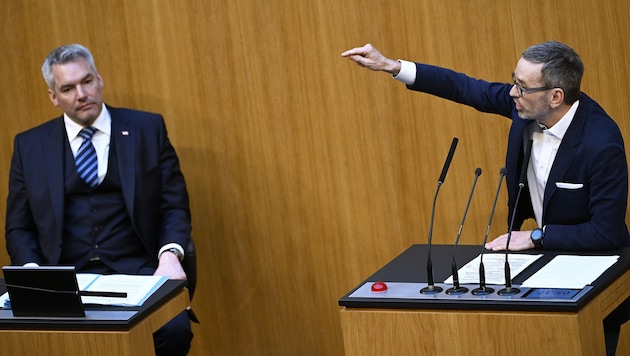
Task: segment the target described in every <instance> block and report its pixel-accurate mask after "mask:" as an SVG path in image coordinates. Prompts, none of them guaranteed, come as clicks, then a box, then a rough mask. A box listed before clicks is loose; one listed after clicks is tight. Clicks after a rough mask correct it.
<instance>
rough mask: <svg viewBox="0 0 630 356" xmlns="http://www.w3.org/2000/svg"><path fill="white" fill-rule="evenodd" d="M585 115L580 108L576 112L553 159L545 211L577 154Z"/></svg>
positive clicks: (546, 192)
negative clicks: (557, 183) (558, 183)
mask: <svg viewBox="0 0 630 356" xmlns="http://www.w3.org/2000/svg"><path fill="white" fill-rule="evenodd" d="M584 120H585V116H584V115H582V114H581V111H580V109H579V108H578V111H577V112H576V113H575V116H574V117H573V121H572V122H571V125H570V126H569V129H568V130H567V132H566V133H565V135H564V137H563V138H562V142H561V143H560V147H559V148H558V153H557V154H556V158H555V160H554V161H553V166H552V167H551V171H550V172H549V178H548V179H547V186H546V187H545V198H544V200H545V201H544V203H543V211H545V210H546V209H547V205H548V204H549V201H550V200H551V197H552V196H553V195H554V193H555V192H556V191H557V190H558V187H557V186H556V182H561V181H563V178H564V177H565V175H566V172H567V170H568V169H569V167H570V166H571V164H572V163H573V160H575V157H576V155H577V153H576V152H577V146H578V145H579V144H580V142H582V132H583V128H584Z"/></svg>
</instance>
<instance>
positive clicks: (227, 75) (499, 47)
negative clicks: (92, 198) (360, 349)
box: [0, 0, 630, 355]
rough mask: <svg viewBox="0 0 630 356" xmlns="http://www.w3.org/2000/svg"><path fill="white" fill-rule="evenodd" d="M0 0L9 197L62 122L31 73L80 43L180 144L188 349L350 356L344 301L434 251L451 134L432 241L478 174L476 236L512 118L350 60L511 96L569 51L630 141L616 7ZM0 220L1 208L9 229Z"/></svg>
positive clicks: (122, 100)
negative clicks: (361, 52)
mask: <svg viewBox="0 0 630 356" xmlns="http://www.w3.org/2000/svg"><path fill="white" fill-rule="evenodd" d="M3 5H4V6H3V10H2V12H0V29H1V32H0V36H1V37H0V38H1V41H2V42H1V43H2V45H3V48H5V49H6V50H5V53H6V54H5V55H4V56H2V58H1V59H0V68H2V70H1V71H0V79H1V81H0V82H1V83H3V84H2V87H1V88H0V104H1V105H0V114H1V115H2V117H3V118H4V119H3V121H2V122H3V125H4V126H2V127H3V130H0V177H2V178H1V179H0V197H6V193H7V189H6V181H7V177H8V171H9V164H10V157H11V152H12V139H13V136H14V135H15V134H16V133H18V132H20V131H23V130H25V129H27V128H29V127H32V126H34V125H36V124H38V123H41V122H43V121H45V120H47V119H49V118H52V117H54V116H57V115H59V112H58V110H57V109H56V108H54V107H53V106H52V105H51V104H50V102H49V100H48V97H47V95H46V88H45V84H44V82H43V80H42V79H41V75H40V73H39V66H40V65H41V62H42V61H43V58H44V56H45V55H46V54H47V53H48V52H49V51H50V50H51V49H53V48H54V47H56V46H58V45H61V44H64V43H69V42H79V43H83V44H85V45H86V46H88V47H89V48H90V49H91V50H92V51H93V53H94V54H95V57H96V61H97V66H98V67H99V70H100V72H101V74H102V76H103V77H104V80H105V97H106V101H107V102H108V103H109V104H111V105H114V106H127V107H134V108H138V109H143V110H148V111H154V112H159V113H162V114H163V115H164V117H165V119H166V122H167V126H168V128H169V132H170V135H171V140H172V141H173V144H174V145H175V147H176V149H177V150H178V153H179V156H180V160H181V164H182V168H183V170H184V173H185V175H186V179H187V182H188V185H189V191H190V195H191V206H192V209H193V225H194V226H193V227H194V228H193V232H194V237H195V239H196V243H197V248H198V250H199V256H200V258H199V266H198V268H199V281H198V283H199V285H198V289H197V294H196V296H195V299H194V300H193V307H194V309H195V311H196V312H197V314H198V316H199V318H200V319H201V321H202V323H201V324H200V325H195V328H194V331H195V334H196V338H195V340H194V345H193V352H192V354H194V355H205V354H213V355H340V354H342V353H343V342H342V335H341V329H340V322H339V308H338V306H337V300H338V298H339V297H341V296H342V295H343V294H344V293H346V292H347V291H348V290H350V289H351V288H352V287H354V286H355V285H356V284H358V283H359V282H360V281H362V280H363V279H364V278H366V277H367V276H369V275H370V274H371V273H373V272H374V271H375V270H376V269H378V268H379V267H381V266H382V265H384V264H385V263H387V262H388V261H389V260H391V259H392V258H393V257H395V256H396V255H397V254H399V253H400V252H402V251H403V250H404V249H406V248H407V247H408V246H409V245H411V244H413V243H425V242H426V239H427V234H428V229H429V223H430V213H431V204H432V201H433V196H434V192H435V189H436V187H437V179H438V177H439V174H440V172H441V169H442V165H443V162H444V159H445V157H446V154H447V151H448V148H449V146H450V143H451V139H452V138H453V137H458V138H459V139H460V142H459V146H458V148H457V152H456V154H455V157H454V159H453V163H452V165H451V169H450V171H449V173H448V176H447V179H446V181H445V183H444V184H443V186H442V188H441V190H440V196H439V197H438V205H437V211H436V220H435V230H434V240H433V242H434V243H440V244H450V243H453V242H454V240H455V237H456V235H457V230H458V228H459V225H460V223H461V219H462V214H463V212H464V208H465V206H466V199H467V198H468V195H469V193H470V188H471V185H472V182H473V178H474V171H475V168H476V167H481V168H482V169H483V174H482V176H481V177H480V178H479V182H478V184H477V188H476V192H475V196H474V197H473V202H472V204H471V207H470V210H469V213H468V218H467V222H466V226H465V228H464V230H463V234H462V240H461V243H467V244H479V243H480V242H481V240H482V239H483V234H484V232H485V229H486V225H487V222H488V217H489V214H490V209H491V204H492V200H493V198H494V192H495V189H496V186H497V183H498V176H499V175H498V172H499V170H500V168H501V167H502V166H503V164H504V156H505V146H506V137H507V130H508V129H509V121H508V120H505V119H503V118H501V117H498V116H494V115H487V114H482V113H479V112H476V111H475V110H473V109H470V108H466V107H462V106H460V105H457V104H453V103H449V102H446V101H444V100H442V99H437V98H433V97H430V96H427V95H424V94H420V93H414V92H410V91H408V90H406V89H405V87H404V85H402V84H401V83H398V82H396V81H395V80H393V79H391V78H389V77H388V75H386V74H383V73H373V72H369V71H368V70H366V69H362V68H359V67H357V66H355V65H354V64H353V63H351V62H350V61H348V60H347V59H344V58H341V56H340V54H341V52H342V51H344V50H346V49H348V48H350V47H354V46H360V45H363V44H365V43H367V42H371V43H373V44H374V45H375V46H377V48H379V49H380V50H382V52H383V53H385V54H386V55H389V56H392V57H394V58H405V59H410V60H417V61H423V62H427V63H431V64H436V65H441V66H447V67H451V68H453V69H455V70H457V71H462V72H466V73H468V74H470V75H472V76H475V77H480V78H484V79H489V80H497V81H506V82H507V81H509V80H510V73H511V72H512V70H513V68H514V65H515V64H516V61H517V60H518V58H519V56H520V53H521V51H522V50H523V49H524V48H525V47H527V46H528V45H530V44H532V43H535V42H540V41H543V40H546V39H552V38H556V39H559V40H563V41H567V42H568V43H569V44H571V45H572V46H574V47H575V48H576V50H578V52H579V53H580V54H582V57H583V59H584V61H585V63H586V66H587V73H586V78H585V89H586V90H587V91H588V92H589V94H590V95H591V96H593V97H594V98H595V99H597V100H599V101H600V103H602V104H603V105H604V107H605V108H606V109H607V110H608V111H609V112H610V113H611V115H613V117H615V118H616V119H617V121H618V122H619V123H620V126H621V127H622V130H623V132H624V135H625V136H626V137H627V134H628V131H629V130H630V127H628V124H626V123H625V121H623V118H624V117H627V115H628V109H627V105H624V104H625V103H626V102H627V100H626V99H625V96H624V95H623V92H622V91H620V88H622V87H623V85H624V84H625V83H626V82H627V79H628V78H629V77H630V76H629V74H630V73H629V67H628V65H627V64H626V59H627V58H628V51H629V50H628V48H630V43H628V41H630V40H629V39H628V38H629V37H630V36H629V33H628V32H629V31H630V30H629V29H628V26H627V24H628V23H629V22H630V18H628V17H629V15H628V12H627V9H626V6H625V5H624V4H623V3H622V1H621V0H619V1H607V2H602V3H601V4H592V5H591V4H585V5H583V6H576V5H575V4H574V2H573V1H569V0H561V1H559V2H556V3H553V4H551V3H547V2H542V1H533V0H525V1H512V2H507V3H506V2H496V1H491V0H482V1H481V2H470V1H464V0H455V1H446V2H444V1H443V2H435V1H399V0H395V1H393V2H392V1H388V2H386V1H368V2H365V1H356V0H342V1H339V0H319V1H312V2H308V1H306V2H304V1H302V2H300V1H294V0H273V1H256V0H249V1H247V0H236V1H227V0H220V1H209V0H207V1H203V0H193V1H166V0H146V1H123V0H111V1H97V0H88V1H85V0H83V1H79V0H67V1H65V2H63V5H60V3H59V2H48V1H37V0H6V1H5V2H3ZM543 10H544V11H543ZM541 14H545V16H544V17H543V16H541ZM506 201H507V195H506V194H505V191H503V192H502V195H501V198H500V201H499V203H498V206H497V214H496V215H495V218H494V223H493V229H492V233H491V236H492V237H493V236H495V235H498V234H500V233H502V232H504V231H505V229H506V225H507V223H506V221H507V211H506ZM4 213H5V206H4V205H1V204H0V217H1V218H0V221H2V222H3V221H4ZM0 262H3V264H6V263H8V257H7V256H6V253H5V252H2V253H0ZM417 268H418V269H424V268H425V265H424V262H423V261H418V266H417Z"/></svg>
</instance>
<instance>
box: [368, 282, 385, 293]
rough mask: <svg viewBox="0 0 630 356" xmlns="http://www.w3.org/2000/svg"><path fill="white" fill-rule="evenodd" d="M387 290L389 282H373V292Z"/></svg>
mask: <svg viewBox="0 0 630 356" xmlns="http://www.w3.org/2000/svg"><path fill="white" fill-rule="evenodd" d="M386 290H387V284H385V282H374V283H373V284H372V292H377V293H378V292H385V291H386Z"/></svg>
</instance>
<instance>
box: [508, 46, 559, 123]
mask: <svg viewBox="0 0 630 356" xmlns="http://www.w3.org/2000/svg"><path fill="white" fill-rule="evenodd" d="M542 66H543V64H542V63H538V64H535V63H532V62H529V61H527V60H525V59H523V58H521V59H520V60H519V61H518V63H517V65H516V68H515V69H514V80H515V82H516V83H517V84H518V85H520V86H521V87H523V88H524V90H525V91H524V92H523V93H522V95H521V91H520V90H519V89H518V87H517V85H513V86H512V89H511V90H510V95H511V96H512V98H514V102H515V103H516V110H517V111H518V116H519V117H520V118H521V119H526V120H537V121H540V122H544V121H545V118H547V117H548V115H549V114H550V112H551V106H550V98H549V91H548V90H542V91H536V92H529V93H528V92H527V89H531V88H541V87H543V86H544V84H543V82H542V73H541V70H542Z"/></svg>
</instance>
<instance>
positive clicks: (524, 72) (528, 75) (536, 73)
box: [514, 58, 543, 85]
mask: <svg viewBox="0 0 630 356" xmlns="http://www.w3.org/2000/svg"><path fill="white" fill-rule="evenodd" d="M542 67H543V64H542V63H532V62H530V61H528V60H526V59H523V58H521V59H519V61H518V63H516V68H515V69H514V76H515V77H516V79H517V80H518V81H519V82H520V83H521V84H530V85H531V84H539V83H541V82H542Z"/></svg>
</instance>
